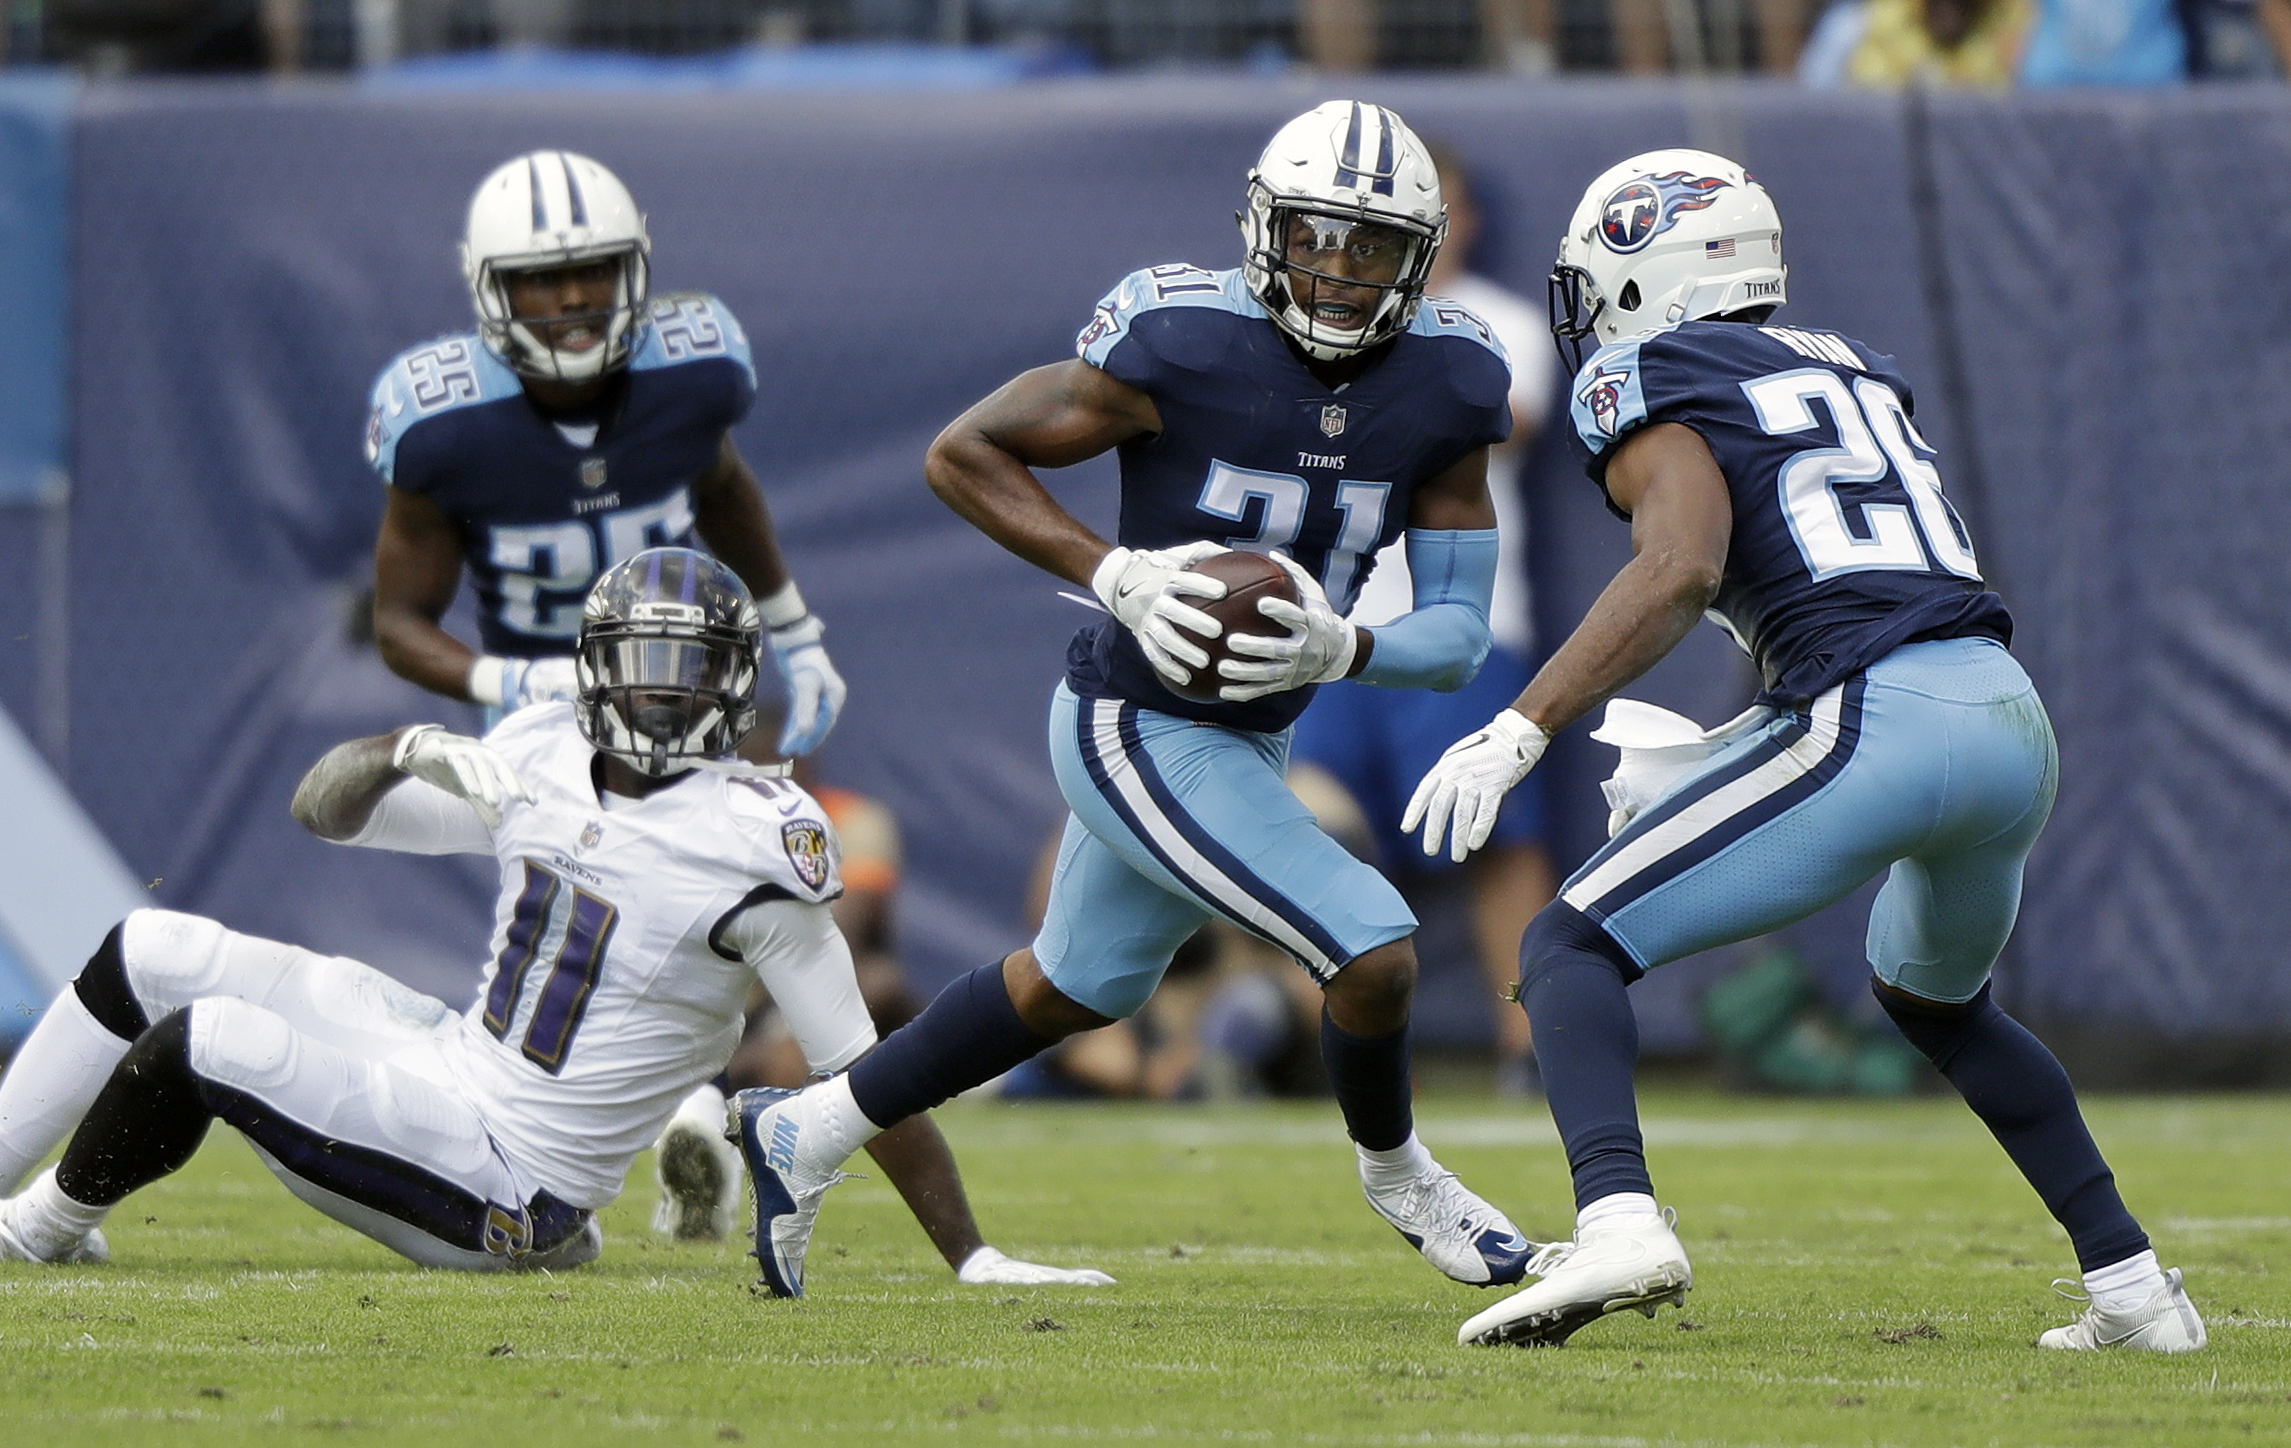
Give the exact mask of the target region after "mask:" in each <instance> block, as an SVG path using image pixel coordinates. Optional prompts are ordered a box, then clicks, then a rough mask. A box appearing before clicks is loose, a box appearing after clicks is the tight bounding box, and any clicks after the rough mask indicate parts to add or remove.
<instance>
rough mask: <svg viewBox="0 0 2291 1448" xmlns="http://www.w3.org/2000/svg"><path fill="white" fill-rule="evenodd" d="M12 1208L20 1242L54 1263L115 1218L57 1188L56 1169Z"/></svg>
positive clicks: (108, 1210)
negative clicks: (106, 1222)
mask: <svg viewBox="0 0 2291 1448" xmlns="http://www.w3.org/2000/svg"><path fill="white" fill-rule="evenodd" d="M12 1208H13V1210H12V1217H13V1221H14V1225H15V1228H16V1236H17V1238H18V1240H20V1241H22V1242H23V1244H24V1245H25V1246H26V1247H29V1248H30V1249H31V1250H32V1251H33V1252H34V1253H36V1254H38V1255H39V1256H40V1257H42V1258H45V1259H47V1260H50V1261H53V1260H54V1259H55V1258H57V1257H60V1256H62V1255H63V1254H64V1253H66V1252H68V1251H70V1250H71V1249H72V1247H73V1246H75V1245H76V1244H77V1243H78V1242H79V1240H80V1238H82V1237H85V1236H86V1235H87V1234H88V1233H90V1232H92V1231H94V1230H95V1229H96V1228H98V1227H100V1226H102V1225H103V1219H104V1218H105V1217H108V1216H110V1215H111V1208H109V1207H91V1206H89V1205H88V1204H87V1203H85V1202H75V1201H73V1200H72V1199H71V1198H70V1197H68V1196H66V1195H64V1189H63V1188H62V1187H60V1186H57V1185H56V1169H55V1168H54V1167H49V1168H48V1169H47V1170H46V1171H44V1172H41V1173H40V1175H39V1176H38V1177H37V1178H36V1179H35V1180H34V1181H33V1182H32V1184H31V1185H30V1186H28V1187H26V1188H24V1193H23V1195H22V1196H19V1197H17V1198H16V1200H15V1201H14V1203H13V1204H12Z"/></svg>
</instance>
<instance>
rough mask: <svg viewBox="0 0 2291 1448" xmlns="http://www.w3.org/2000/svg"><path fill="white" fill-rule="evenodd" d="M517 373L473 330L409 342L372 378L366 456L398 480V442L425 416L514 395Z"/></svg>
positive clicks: (386, 477) (385, 479) (390, 480)
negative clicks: (413, 345)
mask: <svg viewBox="0 0 2291 1448" xmlns="http://www.w3.org/2000/svg"><path fill="white" fill-rule="evenodd" d="M518 391H519V384H518V381H517V374H516V373H514V372H512V371H510V370H509V368H508V366H507V365H506V364H505V363H503V362H502V360H501V359H500V358H499V357H496V356H494V355H493V353H492V351H491V350H490V349H489V348H487V347H486V345H485V344H484V343H483V342H481V341H479V340H478V338H477V335H476V334H475V333H473V332H462V333H458V334H456V335H454V336H451V337H440V338H438V339H437V340H435V341H432V342H424V343H422V344H421V345H420V346H418V347H409V348H407V349H406V350H405V351H403V352H400V353H399V354H398V355H397V356H396V357H395V358H394V359H392V361H391V363H390V365H389V366H387V367H385V368H383V369H382V375H381V376H379V377H377V378H375V379H374V392H373V396H372V398H371V404H372V405H371V409H370V410H369V412H368V414H367V417H366V462H367V464H368V465H369V466H370V467H372V468H373V469H374V471H375V472H377V473H379V474H381V477H382V481H383V482H385V483H394V482H396V481H397V480H398V479H397V471H398V442H399V440H400V439H402V438H403V437H404V436H405V435H406V432H407V430H408V429H409V428H411V427H413V425H414V424H415V423H417V422H420V421H422V420H423V419H424V418H428V417H435V416H437V415H438V414H440V413H444V412H450V411H452V410H453V409H454V408H457V407H471V406H474V405H476V404H478V403H481V402H495V401H499V400H500V399H502V398H505V397H515V396H516V395H517V393H518Z"/></svg>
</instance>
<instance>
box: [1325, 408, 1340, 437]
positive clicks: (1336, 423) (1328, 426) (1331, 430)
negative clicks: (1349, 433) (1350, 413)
mask: <svg viewBox="0 0 2291 1448" xmlns="http://www.w3.org/2000/svg"><path fill="white" fill-rule="evenodd" d="M1343 431H1344V405H1343V404H1342V403H1336V402H1332V403H1330V404H1329V405H1328V406H1326V407H1324V408H1322V409H1321V436H1323V437H1335V436H1336V435H1337V434H1338V433H1340V432H1343Z"/></svg>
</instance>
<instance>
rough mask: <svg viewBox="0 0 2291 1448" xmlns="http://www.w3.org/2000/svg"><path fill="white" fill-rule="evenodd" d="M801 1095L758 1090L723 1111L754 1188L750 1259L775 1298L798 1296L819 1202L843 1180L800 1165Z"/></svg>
mask: <svg viewBox="0 0 2291 1448" xmlns="http://www.w3.org/2000/svg"><path fill="white" fill-rule="evenodd" d="M815 1089H816V1088H815ZM806 1094H808V1093H806V1092H801V1091H783V1090H780V1089H779V1088H778V1087H774V1086H757V1087H752V1088H750V1089H749V1090H746V1091H742V1092H741V1093H740V1094H738V1095H737V1096H734V1097H733V1098H732V1100H731V1102H730V1104H728V1105H727V1106H726V1107H725V1110H724V1135H725V1136H726V1138H728V1139H729V1140H731V1141H732V1142H734V1143H736V1144H737V1145H738V1146H739V1148H740V1155H741V1156H742V1157H744V1158H746V1159H747V1163H748V1176H749V1179H750V1180H752V1181H753V1182H754V1183H755V1186H756V1235H755V1243H756V1247H755V1255H756V1261H757V1262H758V1263H760V1264H761V1265H762V1267H763V1269H764V1286H765V1287H767V1288H769V1289H770V1290H771V1294H772V1296H774V1297H801V1296H803V1257H804V1253H805V1252H806V1251H807V1250H809V1249H810V1247H811V1229H812V1227H813V1225H814V1224H815V1223H817V1222H818V1221H819V1199H820V1198H821V1197H823V1196H825V1195H826V1194H827V1189H828V1188H829V1187H831V1186H834V1185H835V1184H836V1183H837V1182H839V1181H842V1180H843V1177H844V1174H843V1173H842V1172H840V1171H832V1170H831V1171H826V1172H820V1171H816V1170H812V1169H809V1168H807V1167H806V1166H805V1165H804V1163H803V1158H802V1153H801V1151H799V1150H798V1148H799V1147H800V1146H801V1145H802V1142H803V1136H804V1129H805V1125H806V1123H805V1120H804V1117H805V1116H806V1114H807V1113H806V1111H805V1107H804V1103H803V1099H802V1098H803V1097H804V1096H805V1095H806Z"/></svg>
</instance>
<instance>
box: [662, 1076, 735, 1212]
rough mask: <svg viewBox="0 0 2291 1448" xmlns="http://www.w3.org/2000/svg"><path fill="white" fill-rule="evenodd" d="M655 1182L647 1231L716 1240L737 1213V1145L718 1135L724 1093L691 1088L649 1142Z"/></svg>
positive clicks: (712, 1089)
mask: <svg viewBox="0 0 2291 1448" xmlns="http://www.w3.org/2000/svg"><path fill="white" fill-rule="evenodd" d="M652 1173H653V1176H654V1177H655V1178H656V1179H658V1181H659V1182H660V1199H659V1200H658V1201H657V1202H655V1203H654V1204H653V1208H652V1230H654V1231H655V1232H659V1233H661V1234H663V1235H664V1236H671V1237H674V1238H676V1240H678V1241H679V1242H717V1241H721V1240H723V1238H724V1237H725V1236H726V1235H727V1234H728V1233H730V1232H731V1230H732V1224H733V1222H734V1221H736V1220H737V1219H738V1217H739V1215H740V1175H741V1171H740V1149H739V1148H738V1147H736V1146H734V1145H732V1143H731V1142H729V1141H726V1140H725V1139H724V1093H723V1092H721V1091H719V1090H717V1089H716V1088H715V1087H714V1086H709V1085H702V1086H699V1087H696V1088H694V1090H693V1092H692V1094H691V1095H689V1096H687V1097H685V1098H684V1101H683V1104H682V1105H680V1106H678V1107H677V1108H676V1114H675V1115H674V1116H672V1117H670V1118H669V1119H668V1125H667V1126H665V1127H663V1128H661V1132H660V1140H658V1141H656V1142H654V1143H653V1145H652Z"/></svg>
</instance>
